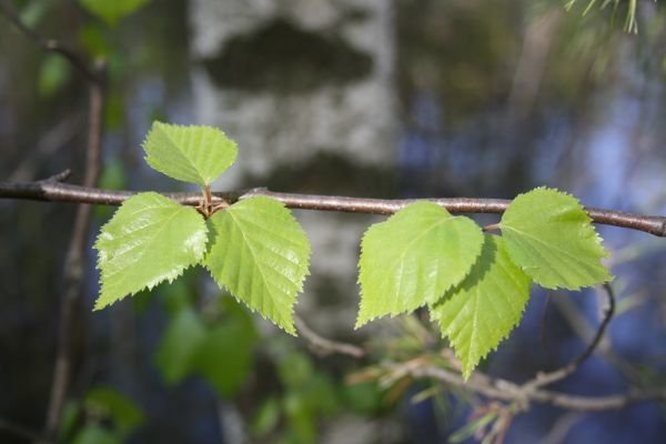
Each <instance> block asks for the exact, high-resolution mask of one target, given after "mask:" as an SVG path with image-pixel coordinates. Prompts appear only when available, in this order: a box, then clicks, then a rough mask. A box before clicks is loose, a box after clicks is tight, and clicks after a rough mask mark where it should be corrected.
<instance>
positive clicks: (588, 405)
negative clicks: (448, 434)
mask: <svg viewBox="0 0 666 444" xmlns="http://www.w3.org/2000/svg"><path fill="white" fill-rule="evenodd" d="M406 373H407V374H409V375H410V376H411V377H413V378H432V379H436V380H439V381H441V382H444V383H447V384H450V385H453V386H456V387H461V388H464V389H466V390H470V391H472V392H474V393H477V394H479V395H482V396H485V397H487V398H492V399H495V400H502V401H507V402H515V403H517V404H522V405H524V406H526V405H528V404H529V403H530V402H536V403H539V404H550V405H553V406H556V407H561V408H564V409H568V410H575V411H582V412H594V411H602V410H616V409H620V408H622V407H625V406H627V405H629V404H632V403H636V402H644V401H666V389H664V388H655V389H653V390H629V391H628V392H627V393H623V394H618V395H608V396H579V395H570V394H566V393H561V392H556V391H550V390H539V389H537V390H532V391H525V390H523V389H522V387H521V386H519V385H516V384H514V383H512V382H510V381H507V380H504V379H495V378H490V377H488V376H486V375H483V374H481V373H475V374H474V375H472V377H471V378H470V379H469V380H468V381H465V380H464V379H463V378H462V376H460V375H459V374H458V373H456V372H453V371H451V370H447V369H444V368H440V367H434V366H421V365H419V366H413V367H411V368H407V370H406Z"/></svg>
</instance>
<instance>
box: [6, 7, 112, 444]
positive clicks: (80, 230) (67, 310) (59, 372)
mask: <svg viewBox="0 0 666 444" xmlns="http://www.w3.org/2000/svg"><path fill="white" fill-rule="evenodd" d="M0 14H1V15H3V16H4V17H5V18H6V19H7V20H8V21H9V22H10V23H11V24H12V25H13V26H14V27H15V28H16V29H17V30H18V31H19V32H20V33H22V34H23V35H24V36H25V37H26V38H28V39H30V40H31V41H33V42H34V43H35V44H36V45H37V46H38V47H39V48H41V49H43V50H45V51H49V52H53V53H56V54H59V55H61V56H62V57H64V58H65V60H67V61H68V62H69V64H70V65H71V66H73V67H74V68H75V69H77V70H78V71H79V72H81V73H82V74H83V75H84V76H85V77H86V80H88V84H89V86H90V93H89V94H90V96H89V106H88V142H87V146H86V161H85V173H84V180H83V186H84V187H94V186H95V184H96V183H97V178H98V176H99V171H100V163H101V162H100V158H101V145H102V132H103V118H104V99H105V89H106V64H105V62H103V61H98V62H96V63H95V64H94V65H92V66H91V65H90V64H89V63H88V62H87V60H86V59H85V58H84V57H83V56H81V55H80V54H78V53H77V52H76V51H74V50H72V49H71V48H68V47H66V46H64V45H62V44H61V43H60V42H59V41H57V40H54V39H45V38H43V37H42V36H40V35H39V34H38V33H36V32H35V31H33V30H32V29H30V28H29V27H28V26H26V25H25V24H24V23H23V22H22V21H21V19H20V17H19V15H18V14H17V12H16V10H15V9H14V7H13V5H12V4H11V2H9V1H8V0H0ZM69 174H70V173H69V171H65V172H63V173H60V174H57V175H55V176H53V177H51V178H48V179H46V180H43V181H39V182H36V184H37V186H38V187H40V186H41V187H49V186H58V185H62V184H61V181H62V180H64V179H66V178H67V177H68V176H69ZM90 213H91V207H90V206H89V205H79V207H78V209H77V212H76V217H75V221H74V227H73V229H72V237H71V239H70V243H69V247H68V249H67V255H66V259H65V269H64V277H63V294H62V299H61V301H60V316H59V325H58V344H57V350H56V360H55V366H54V370H53V380H52V383H51V394H50V398H49V404H48V407H47V411H46V424H45V432H44V434H45V437H44V438H43V439H44V440H45V441H47V442H50V441H54V440H55V437H56V435H57V430H58V423H59V421H60V416H61V414H62V409H63V406H64V403H65V399H66V397H67V392H68V389H69V383H70V371H71V360H72V356H71V355H72V340H73V337H72V336H73V327H74V326H73V325H72V324H73V321H74V315H75V310H76V307H77V306H78V303H79V301H80V292H81V288H80V287H81V281H82V276H83V266H84V258H85V245H86V240H87V236H88V229H89V226H90ZM42 442H44V441H42Z"/></svg>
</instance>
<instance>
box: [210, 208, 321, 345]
mask: <svg viewBox="0 0 666 444" xmlns="http://www.w3.org/2000/svg"><path fill="white" fill-rule="evenodd" d="M254 198H263V199H270V200H271V201H273V202H276V203H278V204H279V205H280V206H281V207H282V208H283V209H285V210H286V211H287V213H288V214H289V217H290V219H291V221H293V222H294V223H295V224H296V225H297V226H298V227H299V228H300V231H301V233H302V234H303V236H304V238H305V239H306V247H307V253H306V255H305V273H304V274H303V277H302V278H301V279H300V282H298V283H297V284H296V294H295V299H294V302H293V303H292V304H291V305H290V306H289V318H290V319H291V320H292V322H291V325H290V326H289V327H290V328H286V327H283V326H281V325H279V324H277V323H276V322H274V321H273V320H272V319H270V318H269V317H268V316H266V315H264V314H263V313H262V312H261V311H260V310H259V309H257V308H254V307H252V306H250V305H249V304H248V303H247V302H246V301H244V300H242V299H241V298H239V297H238V296H236V295H235V294H234V293H233V292H232V291H231V290H230V289H229V288H228V287H227V286H226V285H224V284H222V283H220V282H218V281H217V279H215V277H214V276H213V273H212V272H211V270H210V269H209V268H208V265H207V262H208V255H209V254H210V250H211V248H208V251H207V252H206V254H205V255H204V258H203V259H202V260H201V261H200V263H201V264H202V266H203V267H204V268H205V269H206V270H207V271H208V272H209V273H210V275H211V278H212V279H213V282H215V284H216V285H217V286H218V287H219V288H220V289H221V290H224V291H226V292H227V293H228V294H230V295H231V296H232V297H233V298H234V299H235V300H236V301H237V302H239V303H240V304H241V305H242V306H244V307H246V308H247V309H249V310H250V312H251V313H257V314H259V315H260V316H261V317H262V319H264V320H265V321H268V322H270V323H271V324H273V325H275V326H276V327H278V328H279V329H280V330H282V331H284V332H286V333H288V334H290V335H292V336H298V334H297V330H296V327H295V325H294V322H293V320H294V314H295V313H296V310H295V309H296V304H297V303H298V296H299V295H300V294H302V293H303V288H304V285H305V281H306V280H307V278H308V276H310V257H311V255H312V244H311V243H310V240H309V238H308V236H307V233H306V232H305V230H304V229H303V226H302V225H301V223H300V222H299V221H298V219H297V218H296V217H295V216H294V214H293V213H292V212H291V210H290V209H289V208H287V206H286V205H284V204H283V203H282V202H280V201H279V200H277V199H273V198H272V197H268V196H254V197H250V198H248V199H254ZM248 199H243V200H241V201H238V202H236V203H234V204H232V205H230V206H229V207H228V208H232V207H233V206H234V205H236V204H239V203H241V202H243V201H246V200H248ZM228 208H226V209H224V210H222V211H227V209H228ZM215 235H216V234H215ZM215 235H213V236H211V245H210V247H212V243H213V242H214V239H213V238H214V236H215ZM292 282H293V281H292Z"/></svg>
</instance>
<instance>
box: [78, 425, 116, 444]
mask: <svg viewBox="0 0 666 444" xmlns="http://www.w3.org/2000/svg"><path fill="white" fill-rule="evenodd" d="M122 442H123V440H122V438H121V437H120V436H118V434H117V433H113V432H111V431H109V430H106V429H105V428H104V427H102V426H100V425H97V424H90V425H87V426H85V427H84V428H83V429H82V430H81V432H79V434H77V435H76V438H74V441H73V444H121V443H122Z"/></svg>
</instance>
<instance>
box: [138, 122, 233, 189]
mask: <svg viewBox="0 0 666 444" xmlns="http://www.w3.org/2000/svg"><path fill="white" fill-rule="evenodd" d="M143 148H144V150H145V151H146V161H147V162H148V164H149V165H150V166H151V167H153V168H154V169H156V170H157V171H159V172H161V173H164V174H166V175H167V176H169V177H172V178H174V179H177V180H182V181H183V182H191V183H196V184H199V185H201V186H202V187H203V186H206V185H210V184H211V183H212V182H213V181H214V180H215V179H217V178H218V177H219V176H220V174H222V173H223V172H224V171H225V170H226V169H227V168H229V167H230V166H231V165H232V164H233V163H234V161H235V160H236V156H237V154H238V149H237V148H236V143H235V142H233V141H232V140H231V139H229V138H228V137H227V136H226V135H225V134H224V133H223V132H222V131H220V130H219V129H217V128H212V127H208V126H182V125H170V124H167V123H161V122H155V123H153V127H152V128H151V130H150V132H149V133H148V137H147V138H146V141H145V142H144V144H143Z"/></svg>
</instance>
